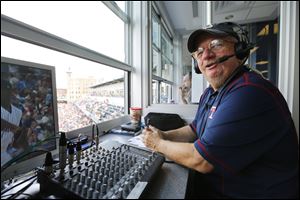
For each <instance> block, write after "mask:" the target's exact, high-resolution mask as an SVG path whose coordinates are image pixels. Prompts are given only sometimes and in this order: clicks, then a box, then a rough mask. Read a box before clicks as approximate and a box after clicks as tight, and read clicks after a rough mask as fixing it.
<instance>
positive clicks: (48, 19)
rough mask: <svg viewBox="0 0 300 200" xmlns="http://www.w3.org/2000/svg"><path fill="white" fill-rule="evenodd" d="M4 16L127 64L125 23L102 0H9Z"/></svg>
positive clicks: (3, 9) (4, 8)
mask: <svg viewBox="0 0 300 200" xmlns="http://www.w3.org/2000/svg"><path fill="white" fill-rule="evenodd" d="M123 4H124V3H123ZM1 14H4V15H6V16H9V17H12V18H14V19H16V20H19V21H22V22H24V23H26V24H29V25H31V26H34V27H36V28H39V29H41V30H43V31H46V32H48V33H52V34H54V35H56V36H59V37H62V38H64V39H67V40H69V41H71V42H74V43H76V44H79V45H82V46H84V47H87V48H89V49H92V50H94V51H97V52H99V53H102V54H105V55H107V56H109V57H111V58H115V59H117V60H120V61H123V62H124V61H125V46H124V44H125V42H124V38H125V35H124V30H125V28H124V26H125V25H126V24H125V23H124V22H123V21H122V20H121V19H120V18H119V17H118V16H117V15H116V14H115V13H113V12H112V11H111V10H110V9H109V8H108V7H107V6H105V5H104V4H103V3H101V2H99V1H72V2H71V1H63V2H60V1H46V2H44V1H26V2H25V1H24V2H22V1H17V2H14V1H6V2H1ZM108 19H109V20H108ZM116 33H117V34H116Z"/></svg>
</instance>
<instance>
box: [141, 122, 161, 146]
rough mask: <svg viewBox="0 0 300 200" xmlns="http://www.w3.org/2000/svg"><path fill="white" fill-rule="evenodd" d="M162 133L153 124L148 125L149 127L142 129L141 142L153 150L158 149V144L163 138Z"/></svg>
mask: <svg viewBox="0 0 300 200" xmlns="http://www.w3.org/2000/svg"><path fill="white" fill-rule="evenodd" d="M162 135H163V132H162V131H161V130H159V129H157V128H155V127H153V126H149V128H146V129H144V130H143V134H142V138H143V143H144V144H145V145H146V147H148V148H150V149H152V150H154V151H159V149H158V146H159V143H160V142H161V140H162V139H163V137H162Z"/></svg>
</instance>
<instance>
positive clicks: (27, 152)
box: [1, 136, 59, 173]
mask: <svg viewBox="0 0 300 200" xmlns="http://www.w3.org/2000/svg"><path fill="white" fill-rule="evenodd" d="M57 138H59V136H54V137H49V138H46V139H45V140H43V141H40V142H37V143H36V144H35V145H34V146H30V147H28V148H27V149H26V150H25V151H24V152H23V153H21V154H19V155H17V156H16V157H15V158H13V159H12V160H10V161H9V162H7V163H5V164H4V165H3V166H2V167H1V173H2V172H3V171H4V170H5V169H6V168H8V167H9V166H11V165H12V164H13V163H15V162H17V161H18V160H20V159H22V158H24V157H25V156H27V155H29V154H31V153H35V152H40V151H42V152H44V153H47V152H49V151H48V150H43V149H40V150H34V148H36V147H39V146H40V145H42V144H43V143H44V142H46V141H48V140H53V139H57ZM33 150H34V151H33Z"/></svg>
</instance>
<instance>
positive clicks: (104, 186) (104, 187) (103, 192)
mask: <svg viewBox="0 0 300 200" xmlns="http://www.w3.org/2000/svg"><path fill="white" fill-rule="evenodd" d="M106 189H107V185H106V184H102V185H101V194H102V196H103V195H104V194H105V193H106Z"/></svg>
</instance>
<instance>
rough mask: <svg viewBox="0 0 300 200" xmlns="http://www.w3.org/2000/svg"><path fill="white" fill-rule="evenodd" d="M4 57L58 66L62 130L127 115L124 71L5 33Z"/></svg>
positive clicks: (2, 41)
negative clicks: (30, 42) (6, 35)
mask: <svg viewBox="0 0 300 200" xmlns="http://www.w3.org/2000/svg"><path fill="white" fill-rule="evenodd" d="M1 56H4V57H9V58H15V59H19V60H25V61H29V62H36V63H41V64H46V65H51V66H54V67H55V70H56V89H57V99H58V121H59V130H60V131H71V130H75V129H78V128H83V127H86V126H90V125H91V124H92V123H94V122H95V123H98V122H101V121H106V120H109V119H114V118H117V117H120V116H122V115H124V102H125V100H124V77H125V72H124V71H123V70H119V69H115V68H112V67H108V66H105V65H102V64H99V63H95V62H91V61H88V60H85V59H81V58H78V57H75V56H70V55H68V54H64V53H60V52H57V51H53V50H50V49H47V48H44V47H40V46H37V45H33V44H29V43H26V42H22V41H19V40H15V39H11V38H8V37H5V36H1Z"/></svg>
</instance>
